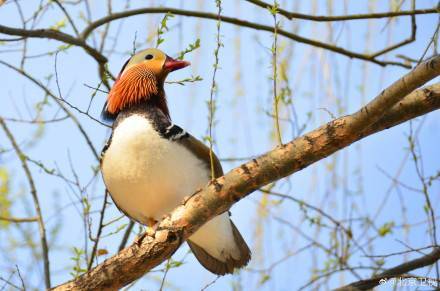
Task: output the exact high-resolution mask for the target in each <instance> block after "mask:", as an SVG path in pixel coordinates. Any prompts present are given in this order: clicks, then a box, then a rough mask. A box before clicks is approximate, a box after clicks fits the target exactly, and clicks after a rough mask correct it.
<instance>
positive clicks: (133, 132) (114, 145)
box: [102, 115, 209, 224]
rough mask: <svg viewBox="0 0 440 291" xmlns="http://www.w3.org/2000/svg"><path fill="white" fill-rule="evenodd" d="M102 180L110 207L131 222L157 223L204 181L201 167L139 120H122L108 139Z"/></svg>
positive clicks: (200, 164) (136, 117)
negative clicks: (152, 220)
mask: <svg viewBox="0 0 440 291" xmlns="http://www.w3.org/2000/svg"><path fill="white" fill-rule="evenodd" d="M102 174H103V177H104V182H105V184H106V186H107V189H108V190H109V192H110V193H111V195H112V198H113V199H114V201H115V203H116V204H117V205H118V207H120V208H121V209H122V210H123V211H124V212H126V213H127V214H128V215H130V216H131V217H133V218H134V219H136V220H138V221H140V222H142V223H144V224H145V223H147V220H148V218H150V217H151V218H154V219H156V220H159V219H161V218H162V216H163V215H164V214H166V213H168V212H170V211H171V210H173V209H174V208H175V207H176V206H178V205H179V204H180V203H181V202H182V200H183V198H184V197H185V196H186V195H190V194H192V193H193V192H194V191H195V190H196V189H197V188H200V187H203V186H204V185H205V184H206V183H207V182H208V181H209V176H208V175H209V171H208V170H207V169H206V168H205V166H204V165H203V162H202V161H201V160H199V159H198V158H197V157H196V156H194V155H193V154H192V153H191V152H190V151H188V150H187V149H186V148H185V147H183V146H181V145H179V144H178V143H176V142H172V141H169V140H167V139H165V138H162V137H161V136H160V135H159V133H158V132H157V131H156V130H154V128H153V126H152V124H151V123H150V121H149V120H148V119H146V118H144V117H143V116H141V115H132V116H130V117H127V118H125V119H124V120H123V121H121V123H120V124H119V125H118V126H117V128H116V129H115V131H114V133H113V137H112V142H111V144H110V147H109V148H108V149H107V151H106V153H105V155H104V160H103V165H102Z"/></svg>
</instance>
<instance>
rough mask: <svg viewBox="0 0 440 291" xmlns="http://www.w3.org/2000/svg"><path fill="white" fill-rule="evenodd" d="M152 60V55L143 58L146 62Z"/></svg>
mask: <svg viewBox="0 0 440 291" xmlns="http://www.w3.org/2000/svg"><path fill="white" fill-rule="evenodd" d="M152 58H153V55H146V56H145V59H146V60H151V59H152Z"/></svg>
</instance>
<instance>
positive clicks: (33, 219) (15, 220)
mask: <svg viewBox="0 0 440 291" xmlns="http://www.w3.org/2000/svg"><path fill="white" fill-rule="evenodd" d="M0 220H3V221H7V222H12V223H23V222H38V217H27V218H17V217H5V216H0Z"/></svg>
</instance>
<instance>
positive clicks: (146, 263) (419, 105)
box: [55, 57, 440, 290]
mask: <svg viewBox="0 0 440 291" xmlns="http://www.w3.org/2000/svg"><path fill="white" fill-rule="evenodd" d="M439 74H440V57H435V58H433V59H431V60H430V61H428V62H426V63H423V64H421V65H419V66H418V67H416V68H415V69H414V70H413V71H411V72H410V73H408V74H407V75H405V76H404V77H403V78H401V79H399V80H398V81H396V82H395V83H394V84H392V85H391V86H390V87H389V88H387V89H386V90H384V91H382V93H381V94H380V95H379V96H377V97H376V98H375V99H373V100H372V101H371V102H370V103H369V104H367V105H366V106H365V107H363V108H361V110H359V111H358V112H356V113H354V114H352V115H348V116H344V117H340V118H338V119H335V120H332V121H330V122H329V123H327V124H325V125H323V126H321V127H319V128H318V129H315V130H313V131H311V132H309V133H308V134H305V135H303V136H301V137H298V138H296V139H295V140H293V141H291V142H289V143H287V144H285V145H282V146H279V147H277V148H275V149H274V150H272V151H269V152H267V153H266V154H264V155H262V156H260V157H258V158H256V159H253V160H252V161H249V162H247V163H245V164H242V165H241V166H240V167H237V168H235V169H233V170H231V171H229V172H228V173H226V174H225V175H224V176H222V177H220V178H217V179H215V180H213V181H211V182H210V183H209V184H208V185H207V186H206V187H204V188H203V189H201V190H198V191H197V192H196V193H195V194H193V195H192V196H191V197H190V198H188V199H187V200H186V201H184V203H183V205H181V206H179V207H177V208H176V209H175V210H174V211H173V212H172V213H171V214H170V215H169V216H167V217H165V218H164V219H163V220H162V221H161V222H160V224H159V226H158V227H157V231H156V232H155V233H154V235H153V236H148V235H145V236H144V237H142V238H141V239H139V240H138V241H137V242H135V243H134V244H132V245H131V246H129V247H127V248H125V249H123V250H122V251H120V252H119V253H118V254H117V255H115V256H113V257H112V258H109V259H107V260H106V261H104V262H103V263H101V264H100V265H98V266H97V267H95V268H94V269H92V270H90V271H89V272H87V273H85V274H83V275H81V276H80V277H78V278H76V279H74V280H72V281H69V282H67V283H65V284H63V285H60V286H58V287H56V288H55V290H71V289H75V290H86V289H87V290H90V289H117V288H120V287H122V286H125V285H127V284H128V283H130V282H132V281H134V280H136V279H138V278H140V277H141V276H142V275H144V274H145V273H146V272H148V271H149V270H151V269H152V268H154V267H156V266H157V265H159V264H160V263H162V262H163V261H164V260H166V259H167V258H169V257H170V256H171V255H172V254H173V253H174V252H175V251H176V250H177V249H178V247H179V246H180V245H181V244H182V242H183V241H184V240H185V239H187V238H188V237H189V236H191V234H193V233H194V232H195V231H196V230H197V229H198V228H199V227H201V226H202V225H203V224H204V223H206V222H207V221H209V220H210V219H211V218H213V217H215V216H216V215H219V214H221V213H223V212H225V211H228V210H229V208H230V207H231V206H232V205H234V204H235V203H236V202H238V201H239V200H240V199H242V198H244V197H246V196H247V195H249V194H250V193H251V192H253V191H255V190H257V189H258V188H260V187H262V186H264V185H267V184H268V183H271V182H273V181H275V180H279V179H281V178H283V177H286V176H288V175H290V174H292V173H294V172H297V171H300V170H302V169H304V168H305V167H307V166H309V165H311V164H313V163H315V162H316V161H319V160H321V159H323V158H325V157H328V156H329V155H331V154H333V153H334V152H336V151H338V150H340V149H343V148H344V147H346V146H348V145H350V144H352V143H354V142H356V141H358V140H360V139H362V138H363V137H366V136H368V135H371V134H374V133H376V132H378V131H381V130H383V129H386V128H389V127H391V126H394V125H397V124H400V123H402V122H405V121H407V120H409V119H411V118H414V117H416V116H418V114H425V113H427V112H430V111H433V110H436V109H438V108H440V84H435V85H432V86H430V87H426V88H424V89H422V90H418V91H416V92H414V93H411V92H412V91H413V90H415V89H417V88H418V87H420V86H421V85H423V84H425V83H426V82H428V81H429V80H431V79H433V78H435V77H436V76H438V75H439ZM410 93H411V94H410ZM406 95H408V96H406Z"/></svg>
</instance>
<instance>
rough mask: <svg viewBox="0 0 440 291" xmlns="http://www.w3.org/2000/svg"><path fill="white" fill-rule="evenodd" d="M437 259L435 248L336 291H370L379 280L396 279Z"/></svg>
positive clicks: (439, 256)
mask: <svg viewBox="0 0 440 291" xmlns="http://www.w3.org/2000/svg"><path fill="white" fill-rule="evenodd" d="M439 259H440V248H439V247H436V248H434V249H433V250H432V252H430V253H429V254H427V255H425V256H423V257H420V258H417V259H414V260H411V261H408V262H406V263H403V264H400V265H397V266H395V267H393V268H391V269H388V270H386V271H384V272H382V273H380V274H379V275H377V276H374V277H373V278H371V279H367V280H361V281H357V282H354V283H351V284H350V285H346V286H343V287H341V288H338V289H336V290H338V291H355V290H370V289H372V288H374V287H376V286H377V285H379V281H380V280H381V279H388V278H394V277H398V276H399V275H403V274H405V273H408V272H410V271H413V270H416V269H420V268H423V267H426V266H429V265H432V264H434V263H435V262H437V261H438V260H439Z"/></svg>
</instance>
